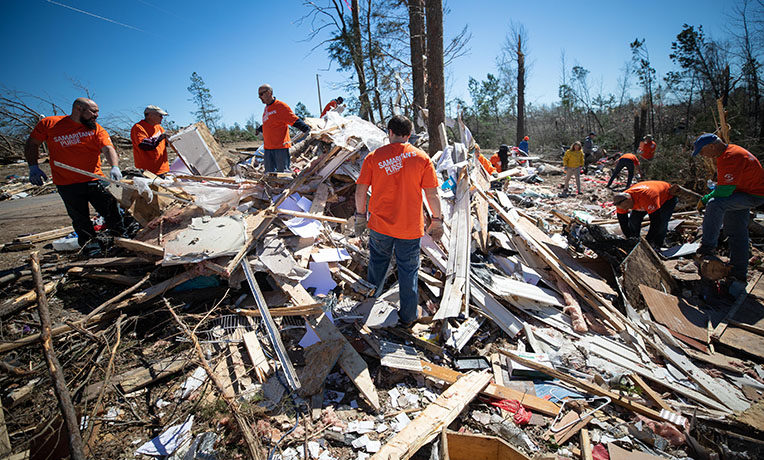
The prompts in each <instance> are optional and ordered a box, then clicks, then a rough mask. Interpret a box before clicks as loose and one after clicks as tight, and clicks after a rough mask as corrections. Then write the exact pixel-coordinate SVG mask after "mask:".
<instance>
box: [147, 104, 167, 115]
mask: <svg viewBox="0 0 764 460" xmlns="http://www.w3.org/2000/svg"><path fill="white" fill-rule="evenodd" d="M150 112H156V113H158V114H159V115H167V112H165V111H164V110H162V108H161V107H158V106H156V105H149V106H147V107H146V109H145V110H144V111H143V114H144V115H146V114H147V113H150Z"/></svg>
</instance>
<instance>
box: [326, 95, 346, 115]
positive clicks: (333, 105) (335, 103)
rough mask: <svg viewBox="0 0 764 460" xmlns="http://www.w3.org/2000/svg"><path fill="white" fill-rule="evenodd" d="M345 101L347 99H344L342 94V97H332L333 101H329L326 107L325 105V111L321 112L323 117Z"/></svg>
mask: <svg viewBox="0 0 764 460" xmlns="http://www.w3.org/2000/svg"><path fill="white" fill-rule="evenodd" d="M343 102H345V100H344V99H342V96H340V97H338V98H336V99H332V100H331V101H329V103H328V104H326V107H324V110H323V112H321V116H322V117H323V116H324V115H326V114H327V113H329V111H330V110H332V109H336V108H337V106H338V105H340V104H342V103H343Z"/></svg>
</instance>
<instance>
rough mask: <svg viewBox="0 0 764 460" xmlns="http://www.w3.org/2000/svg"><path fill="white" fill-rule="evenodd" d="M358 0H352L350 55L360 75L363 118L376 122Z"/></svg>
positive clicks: (359, 95) (359, 87) (359, 91)
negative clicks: (364, 55) (367, 80)
mask: <svg viewBox="0 0 764 460" xmlns="http://www.w3.org/2000/svg"><path fill="white" fill-rule="evenodd" d="M358 8H359V7H358V0H352V2H351V10H352V18H353V23H352V24H351V25H350V31H351V32H350V55H351V56H352V57H353V66H354V67H355V73H356V75H357V76H358V98H359V99H360V100H361V118H365V119H367V120H369V121H370V122H372V123H374V112H373V111H372V110H371V101H370V100H369V91H368V88H367V86H366V73H365V69H364V62H363V46H362V44H361V20H360V18H359V9H358Z"/></svg>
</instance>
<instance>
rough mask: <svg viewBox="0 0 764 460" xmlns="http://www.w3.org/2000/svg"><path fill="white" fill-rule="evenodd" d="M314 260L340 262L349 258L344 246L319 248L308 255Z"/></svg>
mask: <svg viewBox="0 0 764 460" xmlns="http://www.w3.org/2000/svg"><path fill="white" fill-rule="evenodd" d="M310 256H311V257H312V258H313V261H314V262H342V261H345V260H350V254H348V251H347V249H345V248H321V249H319V250H318V251H317V252H314V253H312V254H311V255H310Z"/></svg>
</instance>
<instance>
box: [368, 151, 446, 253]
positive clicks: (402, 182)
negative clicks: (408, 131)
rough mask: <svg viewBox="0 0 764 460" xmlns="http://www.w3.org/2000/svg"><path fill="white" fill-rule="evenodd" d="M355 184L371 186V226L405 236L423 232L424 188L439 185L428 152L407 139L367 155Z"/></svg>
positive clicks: (418, 236) (383, 232)
mask: <svg viewBox="0 0 764 460" xmlns="http://www.w3.org/2000/svg"><path fill="white" fill-rule="evenodd" d="M356 184H365V185H369V186H371V199H370V200H369V214H370V217H369V222H368V226H369V228H370V229H372V230H374V231H375V232H379V233H382V234H383V235H387V236H392V237H393V238H400V239H406V240H412V239H415V238H421V237H422V235H424V216H423V215H422V189H426V188H434V187H437V186H438V177H437V175H436V174H435V167H434V166H433V165H432V161H431V160H430V157H429V156H427V154H426V153H425V152H423V151H421V150H419V149H418V148H416V147H414V146H413V145H411V144H409V143H408V142H406V143H400V142H396V143H394V144H388V145H385V146H384V147H380V148H378V149H377V150H375V151H373V152H371V153H370V154H368V155H367V156H366V158H364V160H363V165H361V174H360V175H359V176H358V180H357V181H356Z"/></svg>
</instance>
